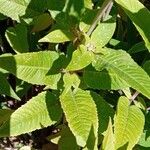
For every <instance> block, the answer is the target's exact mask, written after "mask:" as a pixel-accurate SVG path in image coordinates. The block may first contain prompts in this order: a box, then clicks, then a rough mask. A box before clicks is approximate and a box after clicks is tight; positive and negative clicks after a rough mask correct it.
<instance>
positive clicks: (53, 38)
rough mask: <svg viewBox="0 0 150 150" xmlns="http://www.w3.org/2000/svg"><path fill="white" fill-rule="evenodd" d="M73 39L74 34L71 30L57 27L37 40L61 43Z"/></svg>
mask: <svg viewBox="0 0 150 150" xmlns="http://www.w3.org/2000/svg"><path fill="white" fill-rule="evenodd" d="M73 39H74V35H73V34H72V33H71V32H69V31H67V30H61V29H57V30H54V31H52V32H50V33H49V34H47V35H46V36H44V37H43V38H42V39H40V40H39V42H50V43H63V42H67V41H72V40H73Z"/></svg>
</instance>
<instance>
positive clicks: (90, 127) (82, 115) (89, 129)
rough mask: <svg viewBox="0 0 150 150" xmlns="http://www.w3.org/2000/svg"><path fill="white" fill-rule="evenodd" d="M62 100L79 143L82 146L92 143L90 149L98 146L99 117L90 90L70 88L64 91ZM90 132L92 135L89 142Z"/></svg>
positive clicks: (67, 118)
mask: <svg viewBox="0 0 150 150" xmlns="http://www.w3.org/2000/svg"><path fill="white" fill-rule="evenodd" d="M60 102H61V106H62V108H63V111H64V113H65V116H66V120H67V121H68V125H69V127H70V130H71V131H72V133H73V134H74V136H75V137H76V140H77V144H78V145H80V146H82V147H84V146H85V145H86V144H87V145H89V144H90V148H89V149H94V147H97V140H96V138H97V131H98V117H97V111H96V105H95V103H94V101H93V99H92V96H91V95H90V92H88V91H83V90H80V89H78V90H77V91H76V93H73V92H72V91H71V90H69V91H68V92H67V93H64V94H63V93H62V95H61V96H60ZM89 134H90V135H92V136H91V137H90V140H89V143H87V141H88V138H89Z"/></svg>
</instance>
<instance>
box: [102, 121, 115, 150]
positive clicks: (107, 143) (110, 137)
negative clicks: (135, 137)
mask: <svg viewBox="0 0 150 150" xmlns="http://www.w3.org/2000/svg"><path fill="white" fill-rule="evenodd" d="M110 149H111V150H115V139H114V133H113V126H112V122H111V119H109V124H108V128H107V130H106V132H105V135H104V139H103V143H102V150H110Z"/></svg>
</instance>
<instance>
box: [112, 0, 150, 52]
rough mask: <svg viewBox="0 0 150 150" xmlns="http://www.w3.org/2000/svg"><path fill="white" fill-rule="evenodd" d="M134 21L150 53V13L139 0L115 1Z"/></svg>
mask: <svg viewBox="0 0 150 150" xmlns="http://www.w3.org/2000/svg"><path fill="white" fill-rule="evenodd" d="M115 1H116V2H117V3H118V4H119V5H120V6H121V7H122V8H123V10H124V11H125V12H126V14H127V15H128V16H129V17H130V19H131V20H132V21H133V23H134V25H135V27H136V28H137V30H138V31H139V33H140V34H141V36H142V38H143V40H144V41H145V44H146V47H147V48H148V50H149V51H150V29H149V24H150V19H149V18H150V12H149V10H148V9H147V8H146V7H145V6H144V5H143V4H142V3H141V2H139V1H138V0H126V1H125V0H115Z"/></svg>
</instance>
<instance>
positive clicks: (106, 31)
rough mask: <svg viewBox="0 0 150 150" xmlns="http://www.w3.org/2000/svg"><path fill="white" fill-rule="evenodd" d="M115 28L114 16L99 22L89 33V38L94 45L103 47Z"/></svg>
mask: <svg viewBox="0 0 150 150" xmlns="http://www.w3.org/2000/svg"><path fill="white" fill-rule="evenodd" d="M115 28H116V19H115V18H114V17H112V18H110V19H108V20H107V21H104V22H102V23H99V24H98V26H97V28H96V29H95V30H94V32H93V33H92V35H91V40H92V41H93V42H95V46H96V47H104V46H105V45H106V44H107V43H108V42H109V40H110V39H111V37H112V36H113V34H114V32H115Z"/></svg>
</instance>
